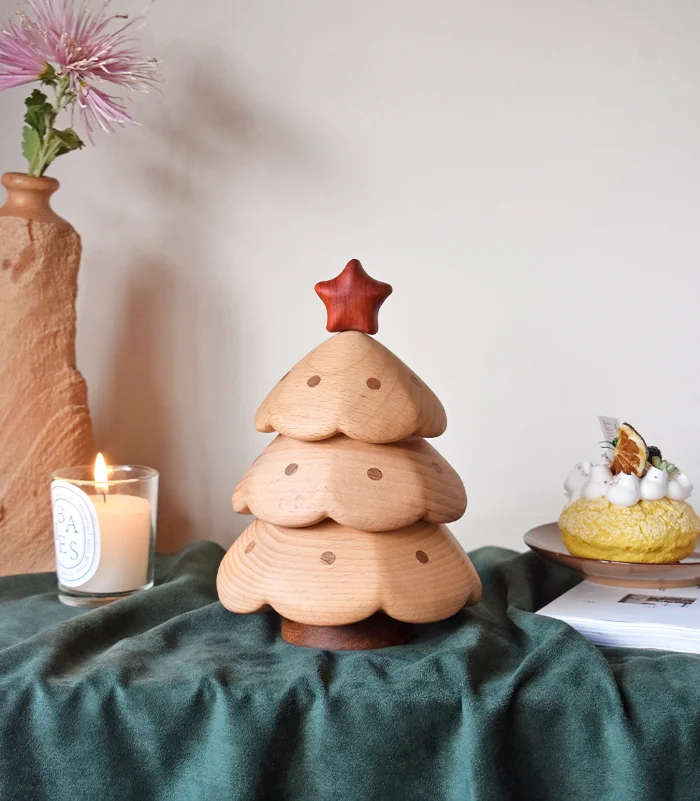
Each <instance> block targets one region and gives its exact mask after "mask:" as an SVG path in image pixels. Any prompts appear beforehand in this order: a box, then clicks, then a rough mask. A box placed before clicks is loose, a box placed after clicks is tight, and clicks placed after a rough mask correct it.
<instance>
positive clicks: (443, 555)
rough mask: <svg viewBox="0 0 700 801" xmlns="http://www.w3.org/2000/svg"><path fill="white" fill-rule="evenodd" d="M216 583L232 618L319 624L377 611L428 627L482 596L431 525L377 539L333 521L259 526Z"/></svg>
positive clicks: (233, 552) (454, 549)
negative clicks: (265, 613) (264, 615)
mask: <svg viewBox="0 0 700 801" xmlns="http://www.w3.org/2000/svg"><path fill="white" fill-rule="evenodd" d="M216 584H217V590H218V593H219V598H220V599H221V602H222V604H223V605H224V606H225V607H226V608H227V609H229V610H231V611H232V612H242V613H248V612H256V611H259V610H261V609H264V608H266V607H267V606H271V607H272V608H273V609H275V610H276V611H277V612H279V614H281V615H282V616H283V617H285V618H288V619H289V620H293V621H295V622H297V623H306V624H310V625H316V626H338V625H344V624H347V623H355V622H357V621H359V620H364V619H365V618H368V617H370V616H371V615H373V614H374V613H375V612H385V613H386V614H387V615H389V616H390V617H392V618H394V619H396V620H401V621H404V622H406V623H431V622H435V621H438V620H444V619H445V618H448V617H451V616H452V615H454V614H455V613H456V612H458V611H459V610H460V609H461V608H462V607H463V606H464V605H465V604H474V603H477V602H478V601H479V599H480V597H481V582H480V581H479V577H478V575H477V573H476V571H475V570H474V566H473V565H472V563H471V561H470V560H469V557H468V556H467V555H466V553H465V552H464V551H463V550H462V547H461V546H460V545H459V543H458V542H457V541H456V540H455V538H454V537H453V536H452V534H451V533H450V531H449V529H447V528H446V527H445V526H438V525H434V524H431V523H414V524H413V525H411V526H407V527H405V528H403V529H400V530H398V531H395V532H392V533H391V534H380V533H374V532H368V531H360V530H358V529H352V528H347V527H345V526H341V525H339V524H338V523H334V522H332V521H329V520H327V521H324V522H323V523H319V524H317V525H315V526H310V527H308V528H301V529H294V528H285V527H282V526H274V525H271V524H269V523H265V522H263V521H261V520H255V521H254V522H253V523H252V524H251V525H250V526H248V528H247V529H246V530H245V531H244V532H243V534H241V536H240V537H239V538H238V539H237V540H236V542H234V544H233V545H232V546H231V548H230V549H229V551H228V552H227V554H226V556H225V557H224V559H223V561H222V562H221V565H220V567H219V572H218V575H217V582H216Z"/></svg>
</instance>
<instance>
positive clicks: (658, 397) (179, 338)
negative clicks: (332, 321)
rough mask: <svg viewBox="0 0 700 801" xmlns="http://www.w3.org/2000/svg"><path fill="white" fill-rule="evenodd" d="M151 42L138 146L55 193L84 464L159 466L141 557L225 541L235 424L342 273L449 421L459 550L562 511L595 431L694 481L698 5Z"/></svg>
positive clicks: (264, 4) (649, 3) (426, 12)
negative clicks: (78, 266)
mask: <svg viewBox="0 0 700 801" xmlns="http://www.w3.org/2000/svg"><path fill="white" fill-rule="evenodd" d="M141 3H142V0H137V6H140V5H141ZM117 5H119V7H120V9H121V8H122V7H127V8H129V7H131V8H133V7H135V6H134V5H130V4H129V3H126V4H121V5H120V4H118V3H116V0H115V10H119V9H117V8H116V6H117ZM13 8H14V2H12V1H11V0H0V11H2V12H4V13H3V16H4V15H5V13H7V12H10V11H11V10H13ZM151 29H152V33H151V36H152V48H153V49H154V50H155V52H157V54H158V55H159V56H160V57H161V58H162V59H163V63H164V73H165V83H164V85H163V94H162V98H159V97H157V96H151V97H148V98H145V99H144V100H142V99H139V100H138V102H137V106H136V110H137V112H138V114H139V115H140V117H141V119H142V120H143V121H144V122H145V123H146V124H145V125H144V126H143V127H142V128H132V129H129V130H128V131H126V132H125V133H123V134H120V135H116V136H114V137H99V139H98V142H97V146H96V147H94V148H91V149H89V150H87V151H83V152H82V153H80V154H76V155H71V156H69V157H66V158H64V159H61V160H59V162H58V163H57V165H56V167H55V169H54V170H53V174H54V175H55V176H56V177H58V178H59V179H60V180H61V182H62V184H63V186H62V189H61V191H60V196H59V197H57V199H56V203H55V206H56V208H57V209H58V210H59V211H60V213H61V214H63V215H64V216H65V217H67V218H69V219H70V220H71V221H72V222H73V223H74V225H75V226H76V228H77V229H78V230H79V231H80V232H81V234H82V236H83V244H84V249H85V251H84V262H83V268H82V276H81V286H80V298H79V329H80V333H79V364H80V366H81V368H82V369H83V371H84V373H85V375H86V377H87V379H88V383H89V386H90V400H91V407H92V410H93V415H94V419H95V423H96V427H97V432H98V435H99V442H100V446H101V447H102V448H103V449H104V450H105V451H106V452H107V453H108V455H109V456H110V458H112V459H113V460H125V461H135V462H144V463H147V464H151V465H154V466H156V467H158V468H159V469H160V470H161V471H162V476H163V478H162V493H161V498H162V507H163V508H162V514H161V532H162V535H163V538H162V542H163V544H165V543H166V541H167V544H168V546H169V547H171V548H174V547H178V546H179V545H180V544H181V543H182V542H183V541H185V540H186V539H187V538H193V537H209V538H213V539H216V540H218V541H219V542H221V543H228V542H230V541H231V539H232V538H233V537H234V536H235V535H236V534H237V533H238V532H240V531H241V529H242V527H243V526H244V525H245V524H246V521H245V519H243V518H239V517H237V516H235V515H234V514H233V512H232V511H231V506H230V493H231V490H232V489H233V486H234V484H235V483H236V480H237V479H238V477H239V476H240V475H241V473H242V472H243V471H244V469H245V468H246V467H247V466H248V465H249V464H250V463H251V462H252V461H253V459H254V458H255V457H256V455H257V454H258V453H259V452H260V451H261V450H262V448H263V447H264V445H265V443H266V437H264V436H263V435H261V434H258V433H256V432H255V430H254V428H253V422H252V421H253V415H254V412H255V409H256V408H257V405H258V403H259V402H260V401H261V400H262V398H263V397H264V395H265V393H266V392H267V390H268V389H269V388H270V387H271V386H272V385H273V384H274V383H275V382H276V381H277V379H278V378H279V376H280V375H282V374H283V373H284V372H286V371H287V370H288V369H289V368H290V367H291V366H292V365H293V364H294V363H295V362H296V361H297V360H298V359H299V358H301V357H302V356H303V355H304V354H305V353H306V352H307V351H309V350H310V349H311V348H313V347H314V346H315V345H317V344H318V343H319V342H321V341H322V340H323V338H324V337H325V336H326V333H325V331H324V324H325V317H324V309H323V306H322V304H321V302H320V301H319V300H318V299H317V297H316V296H315V294H314V292H313V285H314V283H315V282H316V281H317V280H320V279H326V278H330V277H332V276H334V275H335V274H337V273H338V272H339V271H340V269H341V268H342V267H343V266H344V264H345V262H346V261H347V260H348V259H349V258H350V257H358V258H360V259H361V260H362V262H363V264H364V265H365V267H366V268H367V270H368V271H369V272H370V274H372V275H374V276H375V277H377V278H379V279H381V280H384V281H388V282H390V283H391V284H393V285H394V295H393V296H392V297H391V298H390V300H389V301H388V302H387V303H386V304H385V307H384V308H383V310H382V313H381V315H380V334H379V338H380V339H381V340H382V342H384V343H385V344H386V345H387V346H388V347H390V348H391V349H392V350H394V351H395V352H396V353H397V355H398V356H400V357H401V358H402V359H403V360H404V361H406V362H408V363H409V364H410V365H411V366H412V368H413V369H414V370H415V371H416V372H417V373H418V374H419V375H421V376H422V377H423V378H424V379H425V380H426V381H427V382H428V383H429V384H430V385H431V386H432V388H433V389H434V390H435V391H436V392H437V394H438V395H439V396H440V397H441V399H442V401H443V402H444V404H445V407H446V409H447V412H448V416H449V418H450V424H449V427H448V430H447V433H446V434H445V435H444V436H443V437H442V438H441V439H440V440H438V441H437V443H436V444H437V447H438V449H439V450H440V451H441V452H442V453H443V454H444V455H445V456H446V457H447V458H448V459H449V460H450V461H451V462H452V463H453V465H454V466H455V467H456V468H457V470H458V471H459V472H460V473H461V475H462V476H463V478H464V481H465V484H466V487H467V490H468V492H469V496H470V507H469V509H468V511H467V514H466V516H465V517H464V518H463V520H461V521H459V522H458V523H456V524H455V525H454V526H453V531H454V532H455V533H456V534H457V535H458V536H459V538H460V539H461V540H462V542H463V543H464V544H465V545H466V546H467V547H475V546H478V545H481V544H484V543H496V544H503V545H509V546H512V547H520V543H521V536H522V534H523V532H524V531H525V530H526V529H527V528H528V527H530V526H531V525H533V524H536V523H539V522H544V521H547V520H551V519H553V518H555V517H556V516H557V514H558V512H559V509H560V506H561V503H562V500H563V494H562V488H561V483H562V480H563V478H564V476H565V474H566V472H567V470H568V469H569V467H570V465H571V464H573V463H574V462H575V461H577V460H578V459H580V458H584V457H587V456H588V457H590V456H594V455H595V453H596V449H597V446H596V442H597V440H598V439H599V438H600V436H599V431H598V429H597V423H596V419H595V416H596V415H597V414H599V413H603V414H610V415H615V416H619V417H621V418H624V419H627V420H629V421H630V422H631V423H633V424H634V425H636V426H637V427H638V428H639V429H640V430H641V432H642V433H643V434H644V435H646V436H647V438H648V439H649V441H650V442H654V443H657V444H659V445H661V446H662V447H663V446H665V450H666V451H667V454H668V456H669V458H671V459H672V460H673V461H675V462H676V463H678V464H680V465H681V466H682V467H683V468H684V469H685V470H686V472H688V473H690V474H691V476H692V475H694V476H695V477H696V478H697V479H698V481H700V430H699V428H698V422H697V421H698V408H699V406H700V377H699V376H698V371H697V368H696V365H697V359H698V356H697V349H698V345H700V336H699V332H700V319H699V315H698V308H697V307H698V289H699V288H700V279H699V278H698V267H697V263H698V259H699V257H700V47H698V31H699V30H700V4H698V3H697V1H696V0H675V2H673V3H668V2H665V0H635V2H632V0H627V2H611V0H530V2H527V3H526V2H522V0H494V1H493V2H485V1H484V2H477V0H468V1H467V0H459V1H458V0H452V1H450V0H439V1H436V0H432V1H431V2H427V1H426V0H423V1H422V2H421V1H420V0H401V1H400V0H353V2H336V1H335V0H334V1H333V2H329V0H287V1H286V2H283V0H276V1H273V0H257V2H244V0H208V1H205V2H200V3H197V4H193V3H191V2H187V1H186V0H158V2H157V3H156V4H155V5H154V7H153V9H152V12H151ZM24 94H25V93H24V92H23V91H22V90H21V89H20V90H14V91H13V92H8V93H5V96H3V97H0V108H1V109H2V113H1V118H0V145H1V151H2V153H3V156H2V164H3V166H4V167H5V168H6V169H18V168H19V169H21V168H22V161H21V158H20V157H19V155H18V154H19V129H20V113H21V104H22V100H23V97H24Z"/></svg>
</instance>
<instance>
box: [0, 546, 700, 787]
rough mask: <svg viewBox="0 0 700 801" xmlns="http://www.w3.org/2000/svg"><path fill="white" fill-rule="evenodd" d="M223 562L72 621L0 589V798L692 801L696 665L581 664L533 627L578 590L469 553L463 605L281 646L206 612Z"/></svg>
mask: <svg viewBox="0 0 700 801" xmlns="http://www.w3.org/2000/svg"><path fill="white" fill-rule="evenodd" d="M222 556H223V550H222V549H221V548H220V547H219V546H218V545H215V544H213V543H210V542H204V541H202V542H197V543H194V544H192V545H190V546H189V547H188V548H186V549H185V550H184V551H182V552H181V553H179V554H176V555H174V556H160V557H158V559H157V568H156V586H155V587H154V588H153V589H151V590H147V591H145V592H141V593H137V594H136V595H134V596H132V597H130V598H126V599H123V600H120V601H118V602H116V603H113V604H111V605H110V606H107V607H103V608H101V609H97V610H92V611H87V612H86V611H81V610H76V609H71V608H69V607H66V606H63V605H61V604H60V603H59V601H58V599H57V593H56V576H55V574H51V573H44V574H36V575H26V576H11V577H7V578H3V579H0V798H2V799H3V800H5V799H31V801H43V800H44V799H46V801H61V800H62V799H81V801H91V799H100V801H108V800H109V799H120V800H122V801H123V800H124V799H149V801H160V800H161V799H163V801H165V800H166V799H167V801H180V800H182V801H185V800H186V801H199V799H202V801H204V800H205V799H206V801H210V799H224V798H226V799H235V800H236V801H248V799H250V800H251V801H252V800H253V799H256V800H257V799H268V798H269V799H303V801H316V800H317V799H318V800H319V801H335V799H338V801H340V799H342V800H343V801H353V799H371V800H372V801H377V800H379V801H381V800H382V799H401V801H410V799H421V801H422V800H423V799H426V800H430V801H433V800H435V801H442V800H443V799H444V800H445V801H457V800H458V799H459V801H462V800H466V799H479V800H480V799H494V801H496V799H498V801H504V800H507V799H519V800H520V799H530V798H531V799H595V800H596V801H601V799H611V800H613V799H614V801H627V800H628V799H629V801H646V799H649V801H651V800H652V799H653V801H658V799H665V798H672V799H689V800H690V799H693V801H695V800H696V799H697V798H698V787H699V786H700V658H699V657H697V656H693V655H688V654H675V653H665V652H652V651H632V650H624V649H612V648H602V649H601V648H596V647H595V646H593V645H591V644H590V643H589V642H588V641H587V640H585V639H584V638H583V637H582V636H580V635H579V634H578V633H577V632H576V631H574V630H573V629H572V628H570V627H569V626H567V625H566V624H564V623H562V622H560V621H557V620H553V619H549V618H544V617H540V616H536V615H534V614H533V612H534V611H535V610H537V609H539V608H540V607H542V606H544V605H545V604H546V603H548V602H549V601H551V600H552V599H553V598H554V597H556V596H557V595H559V594H561V593H562V592H564V591H565V590H567V589H569V588H570V587H572V586H573V585H574V584H575V583H576V582H577V581H578V579H577V578H576V577H575V576H574V575H573V574H572V573H569V572H568V571H566V570H565V569H563V568H560V567H558V566H556V565H551V564H548V563H546V562H544V561H542V560H541V559H540V558H539V557H537V556H535V555H534V554H531V553H526V554H516V553H514V552H512V551H508V550H504V549H500V548H482V549H479V550H477V551H475V552H473V553H472V554H471V557H472V560H473V562H474V565H475V567H476V568H477V570H478V572H479V574H480V576H481V579H482V581H483V583H484V595H483V600H482V601H481V603H479V604H478V605H477V606H475V607H469V608H466V609H464V610H463V611H462V612H460V613H459V614H457V615H456V616H455V617H453V618H451V619H450V620H448V621H444V622H443V623H439V624H432V625H425V626H419V627H417V636H416V639H415V640H414V641H413V642H412V643H410V644H408V645H404V646H398V647H394V648H387V649H383V650H377V651H363V652H330V651H318V650H311V649H305V648H299V647H296V646H293V645H290V644H288V643H286V642H284V641H283V640H282V639H281V637H280V635H279V620H278V618H277V616H276V615H275V614H274V613H271V612H270V613H262V614H255V615H235V614H232V613H230V612H227V611H226V610H225V609H224V608H223V607H222V606H221V604H220V603H219V602H218V600H217V597H216V588H215V579H216V571H217V568H218V564H219V562H220V560H221V558H222Z"/></svg>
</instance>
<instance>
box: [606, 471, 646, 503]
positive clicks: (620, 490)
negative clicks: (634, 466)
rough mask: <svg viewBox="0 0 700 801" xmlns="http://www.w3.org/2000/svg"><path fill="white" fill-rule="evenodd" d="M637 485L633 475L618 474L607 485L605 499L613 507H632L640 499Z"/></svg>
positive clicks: (636, 479)
mask: <svg viewBox="0 0 700 801" xmlns="http://www.w3.org/2000/svg"><path fill="white" fill-rule="evenodd" d="M639 484H640V482H639V478H638V477H637V476H635V475H634V473H618V474H617V475H616V476H615V477H614V478H613V480H612V481H611V482H610V483H609V484H608V487H607V491H606V493H605V497H606V498H607V499H608V500H609V501H610V503H614V504H615V506H634V505H635V503H638V502H639V500H640V498H641V494H640V488H639Z"/></svg>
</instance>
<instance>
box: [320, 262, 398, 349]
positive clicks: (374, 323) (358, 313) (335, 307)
mask: <svg viewBox="0 0 700 801" xmlns="http://www.w3.org/2000/svg"><path fill="white" fill-rule="evenodd" d="M314 289H315V290H316V294H317V295H318V296H319V298H321V300H322V301H323V302H324V304H325V306H326V311H327V312H328V323H327V325H326V330H327V331H362V332H363V333H365V334H376V333H377V331H378V330H379V320H378V317H379V307H380V306H381V305H382V303H384V301H385V300H386V299H387V298H388V297H389V295H391V292H392V288H391V286H390V285H389V284H385V283H384V282H382V281H375V280H374V278H371V277H370V276H369V275H367V273H366V272H365V271H364V268H363V267H362V265H361V264H360V262H359V261H358V260H357V259H351V260H350V261H349V262H348V263H347V265H346V266H345V269H344V270H343V272H342V273H340V275H338V276H336V277H335V278H333V279H332V280H331V281H319V283H318V284H316V286H315V287H314Z"/></svg>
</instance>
